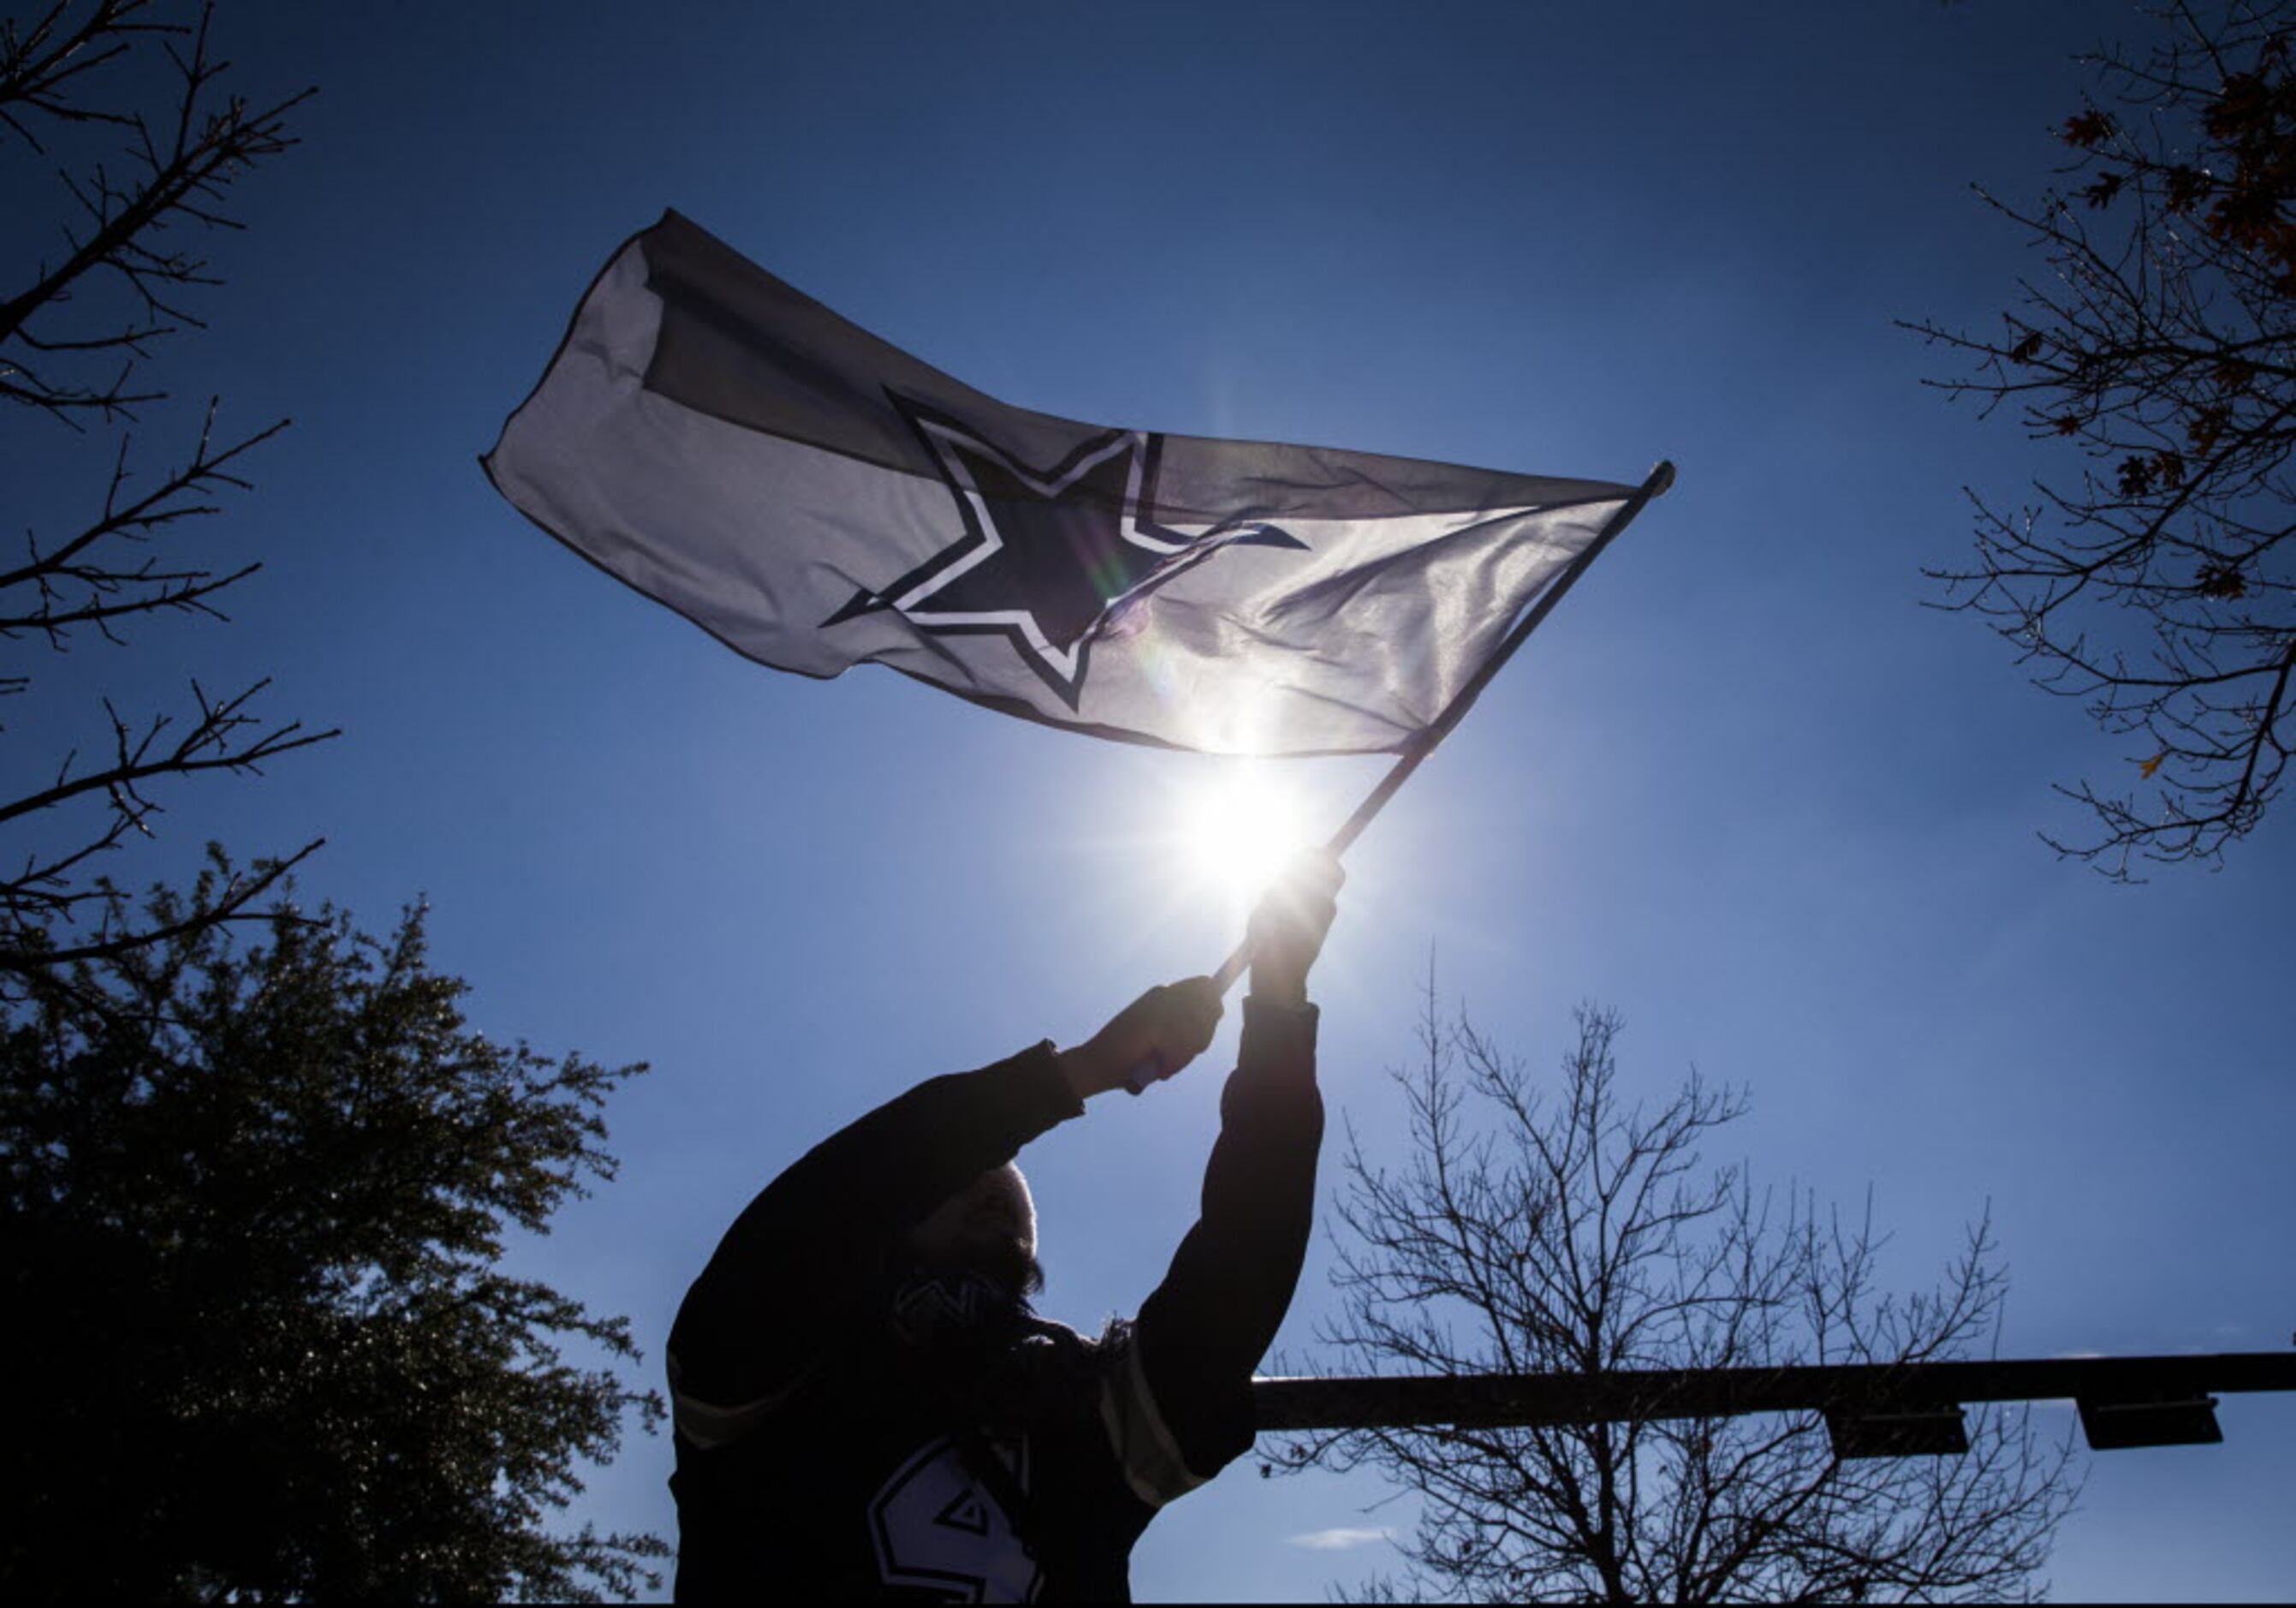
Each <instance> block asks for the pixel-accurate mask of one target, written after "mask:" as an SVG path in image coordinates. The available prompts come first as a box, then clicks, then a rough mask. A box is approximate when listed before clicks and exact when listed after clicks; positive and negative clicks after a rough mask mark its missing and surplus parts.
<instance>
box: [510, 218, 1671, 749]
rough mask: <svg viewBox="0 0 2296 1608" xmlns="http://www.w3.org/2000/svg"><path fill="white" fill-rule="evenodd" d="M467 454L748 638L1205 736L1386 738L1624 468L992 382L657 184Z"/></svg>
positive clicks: (1102, 730) (1084, 716) (1577, 543)
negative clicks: (774, 261) (1045, 410)
mask: <svg viewBox="0 0 2296 1608" xmlns="http://www.w3.org/2000/svg"><path fill="white" fill-rule="evenodd" d="M484 462H485V464H486V468H487V472H488V474H489V475H491V476H492V477H493V480H494V482H495V485H496V487H497V488H499V489H500V490H501V492H502V494H503V495H504V496H506V497H508V498H509V499H510V500H511V501H512V503H513V504H515V505H517V506H518V507H519V508H520V509H521V510H522V511H523V512H524V513H527V514H528V515H529V517H530V518H532V519H533V520H534V521H536V522H537V523H538V524H539V525H541V526H542V528H543V529H545V530H547V531H549V532H550V533H551V534H552V535H553V536H555V537H559V538H560V539H561V540H562V541H564V542H565V543H567V544H568V545H569V546H571V547H573V548H574V549H575V550H576V551H577V552H579V553H581V554H584V555H585V556H586V557H588V558H590V559H592V560H594V562H597V563H598V564H599V565H601V566H602V567H603V568H604V569H606V570H609V571H611V573H613V574H614V575H617V576H619V577H620V578H622V579H623V580H625V581H627V582H628V583H629V584H630V585H631V586H633V587H636V588H637V589H638V590H639V591H640V592H643V593H644V594H645V595H647V596H649V597H652V598H654V599H656V600H658V601H659V602H661V603H667V604H668V606H669V607H671V608H673V609H675V610H676V611H678V612H679V613H681V614H684V615H685V616H686V617H687V618H688V619H692V620H693V622H694V623H695V624H697V625H699V626H701V628H703V629H705V630H707V631H709V633H710V634H711V635H712V636H716V637H717V639H718V640H719V641H721V642H723V643H725V644H726V645H727V646H729V647H732V648H734V650H736V651H737V652H742V653H743V654H746V655H748V656H749V657H750V658H751V659H754V660H758V662H760V663H763V664H767V665H771V666H773V667H774V668H775V669H783V670H795V671H798V672H799V673H800V674H803V675H808V676H821V677H828V676H835V675H837V674H839V673H840V672H841V671H842V670H844V669H847V667H849V666H851V665H856V664H863V663H875V664H882V665H889V666H890V667H891V668H893V669H897V670H899V671H901V672H903V673H904V674H906V675H909V676H913V677H916V678H917V679H919V680H921V681H926V682H930V683H931V684H932V685H935V686H939V687H942V688H945V689H947V691H949V692H952V693H957V694H958V695H959V696H961V697H964V698H969V699H971V700H972V701H974V702H977V703H981V704H985V705H987V706H988V707H989V708H992V709H996V710H1003V711H1004V712H1005V713H1007V714H1013V715H1021V716H1025V717H1027V718H1030V719H1035V720H1041V721H1046V722H1048V723H1050V724H1053V725H1055V726H1066V727H1069V728H1070V729H1073V730H1078V731H1083V732H1087V733H1090V734H1094V735H1096V736H1102V737H1114V738H1120V739H1123V740H1126V741H1131V742H1153V743H1159V744H1162V745H1165V746H1169V747H1173V748H1185V749H1196V750H1202V751H1210V752H1216V753H1251V754H1303V753H1361V752H1376V751H1395V750H1400V749H1402V748H1404V747H1405V746H1406V745H1407V744H1408V743H1409V742H1410V741H1411V740H1412V738H1414V737H1415V736H1416V735H1417V734H1419V733H1420V732H1421V731H1423V729H1424V728H1426V727H1427V726H1429V725H1430V724H1431V723H1432V722H1433V721H1434V720H1435V719H1436V718H1438V717H1439V715H1440V714H1441V713H1442V712H1443V710H1445V709H1446V707H1447V705H1448V704H1449V703H1450V701H1451V700H1452V697H1453V695H1454V694H1456V693H1457V692H1458V691H1459V690H1460V688H1461V687H1462V686H1463V685H1465V684H1466V682H1467V681H1468V680H1469V679H1470V678H1471V677H1472V676H1473V675H1474V674H1475V672H1476V671H1477V670H1478V669H1480V667H1481V666H1482V665H1483V664H1484V662H1485V661H1486V660H1488V658H1489V657H1490V655H1491V654H1492V652H1494V651H1495V650H1497V647H1498V645H1499V644H1500V642H1501V641H1502V639H1503V638H1504V637H1505V635H1506V633H1507V631H1508V629H1509V628H1510V627H1511V626H1513V624H1514V622H1515V621H1516V620H1517V619H1519V618H1520V617H1521V615H1522V614H1523V612H1524V611H1525V610H1526V609H1528V608H1529V607H1530V606H1531V605H1533V604H1534V603H1536V602H1537V601H1538V598H1539V596H1540V595H1541V594H1542V593H1544V592H1545V591H1546V589H1547V588H1548V587H1550V586H1552V585H1553V584H1554V581H1555V580H1556V579H1557V578H1559V577H1561V576H1562V574H1563V573H1564V571H1565V570H1567V569H1568V568H1569V567H1570V564H1571V562H1572V561H1573V560H1575V559H1576V558H1578V557H1579V555H1580V554H1582V553H1584V552H1586V551H1587V548H1588V547H1589V546H1591V545H1592V544H1594V543H1595V539H1596V537H1598V536H1599V535H1600V534H1601V533H1602V532H1603V529H1604V528H1605V526H1606V525H1607V524H1608V523H1609V522H1610V521H1611V518H1612V516H1613V515H1614V514H1617V513H1619V511H1620V509H1621V508H1622V507H1623V506H1624V505H1626V504H1627V503H1628V501H1629V500H1630V499H1632V498H1633V497H1634V496H1636V488H1634V487H1631V486H1623V485H1618V484H1613V483H1611V482H1609V481H1603V480H1552V479H1546V478H1543V477H1538V476H1531V475H1519V474H1505V473H1500V472H1496V471H1491V470H1482V469H1468V468H1462V467H1459V466H1457V465H1454V464H1431V463H1424V462H1421V461H1418V460H1415V459H1409V458H1393V457H1382V456H1378V455H1372V454H1367V453H1357V452H1341V451H1334V450H1327V449H1324V448H1321V447H1286V446H1277V445H1272V444H1268V443H1264V442H1253V441H1228V440H1212V439H1204V438H1201V437H1191V436H1177V435H1165V434H1160V433H1158V432H1155V431H1142V430H1124V429H1108V428H1104V427H1101V426H1097V425H1091V424H1080V423H1075V422H1074V421H1071V420H1068V419H1060V418H1054V417H1052V416H1051V415H1049V414H1037V413H1029V412H1027V411H1025V410H1023V409H1020V408H1015V407H1010V406H1006V405H1005V404H1004V403H1001V402H998V401H996V400H994V399H993V398H988V397H986V396H983V395H982V394H981V393H980V392H979V391H976V390H972V389H971V388H970V387H968V386H966V385H964V384H962V383H960V382H959V381H955V380H953V379H951V378H949V377H948V376H947V375H946V374H943V373H939V371H938V370H936V369H933V368H931V367H929V366H928V365H925V364H922V363H920V362H919V361H917V360H916V359H915V358H914V357H910V356H908V355H907V354H906V353H905V352H902V351H900V350H898V349H895V348H894V347H891V346H889V345H887V344H886V343H885V342H884V341H882V340H878V339H877V338H876V337H875V336H873V335H871V334H870V333H868V332H866V331H865V330H862V329H859V328H857V326H855V325H854V324H849V323H848V322H847V321H846V320H844V319H842V318H840V317H839V316H837V315H836V314H834V313H832V312H831V311H830V310H829V309H828V308H824V307H823V306H821V305H820V304H819V303H818V302H816V301H813V300H811V299H808V298H807V297H805V296H803V295H801V294H799V292H798V291H794V290H792V289H791V288H790V287H789V286H788V285H786V284H783V283H782V282H781V281H780V280H778V279H775V277H774V276H773V275H770V274H767V272H765V270H763V269H762V268H759V267H757V266H756V265H755V264H754V263H751V262H750V261H749V260H748V259H747V258H743V257H742V256H741V255H740V254H739V253H737V252H735V251H734V250H732V249H731V248H730V247H728V246H726V245H725V244H724V243H722V242H719V241H717V240H716V239H714V238H713V237H711V236H710V235H709V234H706V233H704V232H703V231H702V230H701V229H700V228H698V227H696V226H694V225H693V224H691V223H689V222H687V221H686V220H685V218H683V217H679V216H678V215H677V214H676V213H675V212H672V213H669V214H668V215H666V216H665V217H663V218H662V220H661V222H660V223H659V224H656V225H655V226H653V227H652V228H651V229H648V230H646V231H645V232H644V233H643V234H639V235H637V236H636V237H635V238H634V239H632V240H631V241H630V242H628V243H627V245H625V246H624V247H623V248H622V249H621V250H619V252H617V253H616V254H615V256H614V257H613V258H612V260H611V261H610V262H609V263H608V264H607V265H606V267H605V269H604V271H603V273H601V274H600V275H599V276H598V279H597V281H596V283H594V285H593V286H592V287H591V289H590V291H589V294H588V295H587V296H586V297H585V298H584V299H583V301H582V304H581V306H580V308H578V310H577V312H576V313H575V316H574V322H573V324H572V326H571V327H570V329H569V330H568V332H567V335H566V339H565V340H564V342H563V343H562V345H561V346H560V348H559V349H558V353H557V356H556V357H553V359H552V360H551V364H550V366H549V368H548V370H547V371H546V372H545V373H544V375H543V377H542V381H541V383H540V384H539V385H537V387H536V389H535V390H534V394H533V395H532V396H530V397H529V398H527V400H526V401H525V403H524V404H523V405H522V406H520V408H519V409H518V411H517V412H516V413H514V414H512V415H511V417H510V419H509V421H508V423H505V424H504V428H503V433H502V439H501V440H500V441H498V442H497V443H496V446H495V448H494V450H493V451H492V452H491V453H489V454H488V455H487V456H486V458H485V460H484Z"/></svg>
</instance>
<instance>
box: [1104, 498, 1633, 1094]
mask: <svg viewBox="0 0 2296 1608" xmlns="http://www.w3.org/2000/svg"><path fill="white" fill-rule="evenodd" d="M1673 484H1674V465H1673V464H1672V463H1670V462H1668V461H1665V460H1661V462H1660V464H1659V465H1658V467H1657V468H1655V469H1653V470H1652V471H1651V472H1650V478H1649V479H1647V480H1644V482H1643V483H1642V484H1641V486H1639V487H1637V488H1636V490H1635V493H1634V495H1633V496H1629V497H1628V499H1627V500H1626V501H1625V502H1623V503H1621V504H1620V505H1619V507H1618V512H1616V513H1613V514H1611V517H1610V518H1609V520H1607V521H1604V523H1603V528H1602V529H1600V530H1598V531H1596V532H1595V539H1594V540H1593V541H1591V542H1589V543H1587V546H1586V550H1585V551H1583V552H1582V553H1580V554H1579V556H1578V557H1576V558H1574V559H1572V560H1571V561H1570V568H1568V569H1566V570H1563V571H1562V574H1561V575H1559V576H1557V577H1556V578H1555V579H1554V585H1553V586H1550V587H1547V588H1546V591H1545V592H1544V593H1542V594H1540V595H1539V599H1538V602H1537V603H1533V604H1532V605H1531V606H1530V608H1529V611H1527V612H1525V613H1524V615H1523V617H1522V618H1521V619H1519V620H1517V621H1516V622H1515V625H1514V628H1513V630H1511V631H1509V632H1508V633H1507V634H1506V639H1505V641H1503V642H1501V643H1500V644H1499V645H1498V651H1497V652H1494V653H1493V654H1492V655H1491V656H1490V657H1489V658H1488V659H1487V660H1484V661H1483V666H1482V668H1481V669H1479V670H1477V671H1476V672H1475V673H1474V674H1473V675H1472V677H1468V680H1467V685H1464V686H1463V687H1461V688H1460V689H1459V690H1458V692H1457V693H1456V694H1454V695H1453V697H1452V699H1451V701H1450V702H1449V703H1448V704H1447V705H1445V706H1444V709H1443V712H1442V713H1441V714H1439V715H1438V716H1436V717H1435V718H1434V720H1433V722H1432V723H1431V724H1430V725H1429V726H1426V727H1425V728H1424V729H1423V730H1422V731H1421V732H1420V734H1418V735H1417V736H1415V737H1414V738H1413V739H1412V740H1411V742H1410V743H1409V744H1408V745H1407V746H1406V748H1405V749H1404V751H1403V752H1402V754H1401V755H1400V756H1398V758H1397V759H1396V761H1395V764H1394V765H1393V766H1392V767H1390V769H1389V771H1388V773H1387V775H1384V776H1382V777H1381V778H1380V779H1379V785H1378V786H1376V787H1374V788H1373V789H1372V790H1371V792H1368V793H1366V794H1365V796H1364V801H1363V802H1362V803H1360V804H1358V805H1357V806H1356V808H1355V813H1354V814H1353V815H1351V816H1349V817H1348V818H1347V819H1346V820H1345V821H1344V822H1342V823H1341V825H1340V829H1339V830H1338V831H1337V832H1335V833H1333V834H1332V836H1331V841H1329V842H1327V843H1325V844H1324V851H1325V852H1326V853H1328V854H1330V855H1331V856H1332V857H1333V859H1338V858H1340V857H1341V856H1343V855H1345V854H1346V853H1347V851H1348V849H1349V848H1350V847H1351V846H1352V845H1353V844H1354V842H1355V841H1356V839H1357V838H1358V837H1361V836H1362V835H1363V829H1364V828H1365V827H1366V826H1368V825H1371V822H1372V817H1373V816H1376V815H1377V814H1379V812H1380V811H1381V810H1382V809H1384V808H1387V801H1388V800H1390V799H1392V798H1393V797H1395V795H1396V793H1397V792H1398V790H1400V789H1401V787H1402V786H1403V784H1404V783H1405V782H1406V781H1408V780H1409V779H1410V777H1411V773H1412V772H1413V771H1415V770H1417V769H1418V768H1419V767H1420V765H1421V764H1422V763H1423V761H1424V760H1425V759H1426V758H1427V756H1428V755H1430V754H1431V753H1433V752H1434V751H1435V748H1436V745H1437V744H1438V743H1439V742H1442V741H1443V739H1444V738H1446V737H1447V736H1449V735H1450V734H1451V732H1452V730H1453V728H1455V727H1456V726H1457V725H1458V724H1459V722H1460V721H1462V720H1464V719H1465V718H1467V711H1468V710H1471V709H1472V708H1473V707H1474V704H1475V700H1476V699H1478V698H1480V697H1481V696H1482V695H1483V689H1484V688H1485V687H1487V686H1488V685H1490V684H1491V678H1492V677H1495V676H1497V674H1498V673H1499V669H1500V668H1501V667H1502V666H1504V665H1505V663H1506V661H1507V660H1510V659H1512V658H1513V657H1514V654H1515V650H1516V649H1518V648H1520V647H1521V646H1522V644H1524V643H1526V642H1528V641H1529V639H1530V634H1531V632H1533V631H1535V630H1537V629H1538V623H1539V621H1541V620H1543V619H1546V617H1547V615H1549V614H1550V613H1552V612H1554V605H1555V604H1556V603H1561V602H1562V595H1563V594H1564V593H1566V592H1568V591H1570V588H1571V587H1572V586H1573V585H1575V584H1576V583H1577V581H1578V579H1579V577H1580V576H1581V575H1584V574H1585V573H1586V572H1587V568H1588V566H1590V565H1591V564H1593V563H1594V562H1595V559H1596V558H1597V557H1598V556H1600V555H1601V554H1602V551H1603V548H1605V547H1607V546H1610V545H1611V538H1612V537H1616V536H1617V535H1618V534H1619V532H1620V531H1621V530H1624V529H1626V528H1627V527H1628V525H1631V524H1633V523H1634V522H1635V516H1636V514H1638V513H1641V512H1642V511H1643V508H1644V505H1646V504H1648V503H1649V501H1650V500H1651V498H1652V497H1654V496H1662V495H1664V493H1665V491H1666V489H1667V488H1668V487H1669V486H1671V485H1673ZM1250 965H1251V939H1248V938H1247V939H1245V940H1244V941H1243V942H1242V943H1240V944H1238V945H1237V946H1236V947H1235V950H1234V953H1233V954H1231V955H1230V956H1228V957H1227V958H1226V960H1224V961H1222V962H1221V963H1220V968H1219V970H1218V971H1217V972H1213V973H1212V981H1213V982H1214V983H1216V984H1217V985H1218V988H1219V991H1220V992H1221V993H1223V994H1225V993H1226V992H1227V991H1228V990H1229V989H1232V988H1234V986H1235V982H1236V979H1238V978H1239V977H1242V975H1243V973H1244V969H1245V968H1246V967H1248V966H1250ZM1156 1078H1157V1071H1156V1069H1155V1068H1153V1067H1140V1068H1137V1069H1136V1070H1135V1071H1133V1073H1132V1075H1131V1076H1130V1077H1129V1078H1128V1079H1126V1080H1125V1084H1124V1087H1126V1088H1128V1089H1129V1090H1131V1091H1132V1093H1134V1094H1138V1093H1140V1092H1141V1090H1143V1089H1144V1088H1146V1087H1148V1086H1149V1085H1150V1084H1151V1083H1153V1082H1155V1081H1156Z"/></svg>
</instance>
